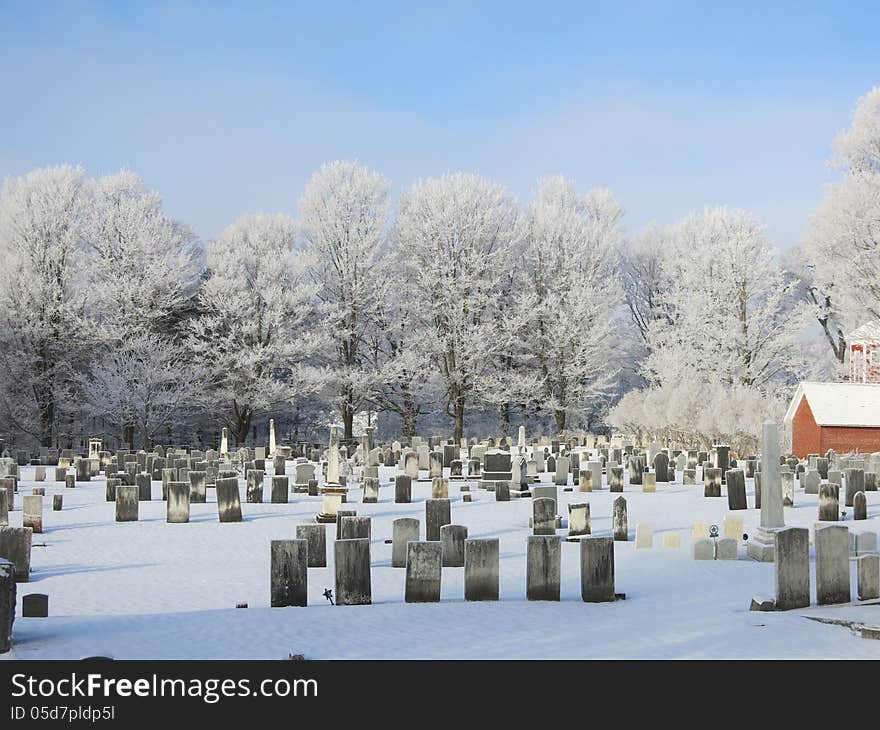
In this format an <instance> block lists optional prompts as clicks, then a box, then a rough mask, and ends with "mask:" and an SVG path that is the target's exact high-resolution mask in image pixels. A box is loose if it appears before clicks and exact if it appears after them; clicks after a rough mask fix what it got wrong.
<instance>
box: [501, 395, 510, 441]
mask: <svg viewBox="0 0 880 730" xmlns="http://www.w3.org/2000/svg"><path fill="white" fill-rule="evenodd" d="M499 420H500V424H499V427H500V430H501V435H502V436H509V435H510V401H507V402H505V403H502V404H501V409H500V413H499Z"/></svg>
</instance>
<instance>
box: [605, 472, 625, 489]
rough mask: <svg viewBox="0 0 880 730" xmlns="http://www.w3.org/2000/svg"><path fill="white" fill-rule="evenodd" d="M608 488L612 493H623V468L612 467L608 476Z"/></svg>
mask: <svg viewBox="0 0 880 730" xmlns="http://www.w3.org/2000/svg"><path fill="white" fill-rule="evenodd" d="M608 488H609V489H610V490H611V491H612V492H622V491H623V467H622V466H612V467H611V469H610V470H609V474H608Z"/></svg>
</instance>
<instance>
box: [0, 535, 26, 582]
mask: <svg viewBox="0 0 880 730" xmlns="http://www.w3.org/2000/svg"><path fill="white" fill-rule="evenodd" d="M32 535H33V530H31V528H30V527H0V558H5V559H6V560H8V561H9V562H10V563H12V566H13V570H14V573H15V582H16V583H27V582H28V581H29V580H30V579H31V578H30V575H31V537H32Z"/></svg>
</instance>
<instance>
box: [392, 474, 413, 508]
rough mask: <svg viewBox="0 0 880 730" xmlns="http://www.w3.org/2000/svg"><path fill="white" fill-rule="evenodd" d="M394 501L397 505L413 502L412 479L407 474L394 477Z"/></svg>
mask: <svg viewBox="0 0 880 730" xmlns="http://www.w3.org/2000/svg"><path fill="white" fill-rule="evenodd" d="M394 501H395V502H396V503H397V504H407V503H409V502H411V501H412V477H410V476H408V475H407V474H398V475H397V476H396V477H394Z"/></svg>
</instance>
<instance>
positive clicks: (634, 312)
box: [620, 224, 668, 343]
mask: <svg viewBox="0 0 880 730" xmlns="http://www.w3.org/2000/svg"><path fill="white" fill-rule="evenodd" d="M667 246H668V230H667V229H666V228H663V227H662V226H658V225H656V224H651V225H649V226H647V227H646V228H644V229H643V230H641V231H639V233H638V234H636V235H635V236H633V237H632V238H630V239H628V240H625V241H624V242H623V244H622V246H621V262H620V271H621V280H622V282H623V291H624V294H625V297H626V305H627V309H628V311H629V315H630V319H631V321H632V323H633V324H634V325H635V327H636V331H637V332H638V334H639V338H640V339H641V340H642V342H643V343H646V342H647V339H648V329H649V327H650V325H651V323H652V322H654V321H655V320H658V319H667V317H666V313H665V310H664V307H663V304H662V294H663V292H664V291H665V289H666V282H665V280H664V276H663V257H664V255H665V251H666V248H667Z"/></svg>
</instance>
